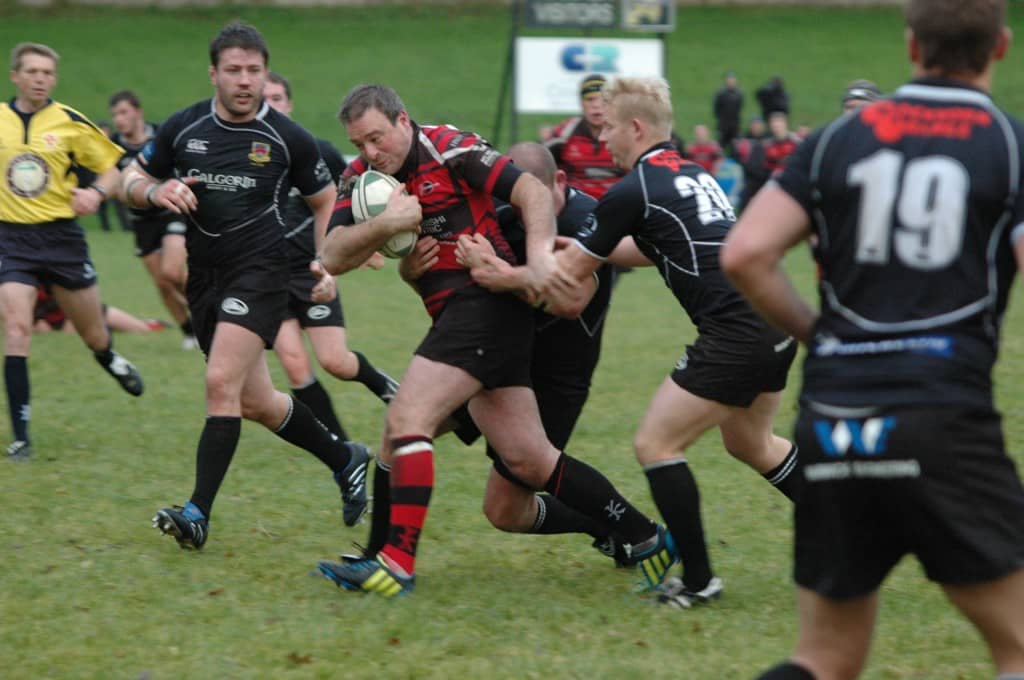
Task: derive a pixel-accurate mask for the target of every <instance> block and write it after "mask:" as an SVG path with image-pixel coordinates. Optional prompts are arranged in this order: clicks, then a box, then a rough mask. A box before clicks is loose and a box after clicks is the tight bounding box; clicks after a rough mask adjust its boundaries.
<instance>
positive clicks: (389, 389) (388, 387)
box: [352, 352, 398, 404]
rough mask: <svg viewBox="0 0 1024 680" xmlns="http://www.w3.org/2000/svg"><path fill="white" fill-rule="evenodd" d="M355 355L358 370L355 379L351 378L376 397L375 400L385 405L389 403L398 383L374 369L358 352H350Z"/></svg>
mask: <svg viewBox="0 0 1024 680" xmlns="http://www.w3.org/2000/svg"><path fill="white" fill-rule="evenodd" d="M352 353H353V354H355V355H356V359H358V360H359V370H358V371H357V372H356V377H354V378H353V380H355V381H356V382H361V383H362V384H364V385H366V387H367V388H368V389H369V390H370V391H371V392H373V393H374V394H375V395H377V398H378V399H380V400H381V401H383V402H384V403H385V404H386V403H388V402H389V401H391V398H392V397H393V396H395V389H397V388H396V387H395V386H396V385H397V384H398V382H397V381H396V380H395V379H394V378H392V377H391V376H389V375H388V374H387V373H384V372H383V371H381V370H379V369H377V368H374V366H373V364H371V363H370V360H369V359H367V358H366V357H365V356H364V355H363V354H362V353H360V352H352Z"/></svg>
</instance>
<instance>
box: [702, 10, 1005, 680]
mask: <svg viewBox="0 0 1024 680" xmlns="http://www.w3.org/2000/svg"><path fill="white" fill-rule="evenodd" d="M1005 12H1006V2H1005V0H910V2H909V4H908V6H907V10H906V18H907V26H908V28H909V30H908V32H907V38H908V43H909V44H908V47H909V54H910V57H911V60H912V61H913V63H914V76H915V78H914V80H913V81H912V82H910V83H909V84H907V85H904V86H903V87H901V88H899V89H897V90H896V91H895V92H894V93H893V94H892V96H891V97H890V98H888V99H882V100H879V101H876V102H874V103H871V104H868V105H867V106H865V107H863V108H861V109H859V110H857V111H855V112H853V113H850V114H847V115H846V116H844V117H842V118H840V119H839V120H837V121H835V122H833V123H831V124H830V125H828V126H826V127H825V128H824V129H823V130H819V131H818V132H816V133H814V134H813V135H812V136H811V137H810V138H808V140H807V142H806V143H805V144H803V145H802V146H801V147H800V149H799V150H798V151H797V153H796V154H795V155H794V156H793V158H791V159H790V162H789V164H788V165H787V167H786V169H785V171H783V174H782V175H781V177H779V179H778V180H776V182H773V183H771V184H769V185H768V186H767V187H765V189H764V190H763V191H762V192H761V194H760V195H758V197H757V198H756V199H754V202H753V204H751V206H750V208H749V210H748V211H747V212H746V213H744V216H743V219H742V220H741V221H740V223H739V224H738V225H737V226H736V228H735V229H734V230H733V233H732V235H731V236H730V238H729V242H728V244H727V246H726V249H725V251H724V253H723V254H722V264H723V266H724V267H725V268H726V271H727V272H728V274H729V275H730V276H731V277H732V278H733V280H734V281H736V284H737V286H739V287H740V289H741V290H742V291H743V292H744V294H745V295H747V296H748V297H749V299H750V301H751V302H752V303H753V304H754V306H755V307H756V308H757V309H758V310H759V311H761V312H762V313H763V314H764V315H765V316H766V317H768V318H769V319H771V321H772V322H773V323H775V324H776V325H778V326H779V327H780V328H784V329H786V330H787V331H789V332H791V333H792V334H793V335H794V336H796V337H797V338H799V339H800V340H801V341H803V342H805V343H807V346H808V353H807V359H806V362H805V365H804V384H803V391H802V393H801V402H800V415H799V418H798V421H797V425H796V439H797V442H798V443H799V444H800V447H801V452H802V456H803V471H804V474H805V477H806V481H805V484H804V488H803V493H802V495H801V496H800V498H799V500H798V501H797V504H796V514H795V523H796V540H795V564H794V578H795V580H796V582H797V585H798V595H797V597H798V599H797V603H798V611H799V615H800V637H799V641H798V642H797V646H796V651H795V653H794V654H793V656H792V658H791V660H790V661H788V662H786V663H784V664H782V665H780V666H777V667H775V668H774V669H772V670H770V671H768V672H767V673H765V674H764V675H763V676H761V677H762V678H768V679H771V680H808V679H812V678H818V679H825V678H853V677H856V676H857V675H858V674H859V673H860V672H861V670H862V669H863V667H864V664H865V662H866V660H867V656H868V650H869V647H870V643H871V635H872V631H873V629H874V623H875V618H876V616H877V613H878V608H879V588H880V586H881V584H882V582H883V581H884V580H885V578H886V576H887V575H888V574H889V572H890V570H891V569H892V568H893V567H894V566H896V564H897V563H898V562H899V561H900V560H901V559H902V558H903V556H904V555H906V554H908V553H910V554H913V555H915V556H916V557H917V559H918V561H919V562H920V563H921V565H922V567H923V568H924V572H925V574H926V575H927V577H928V578H929V579H931V580H933V581H935V582H937V583H939V584H940V585H941V586H942V589H943V591H944V592H945V594H946V596H947V597H948V598H949V599H950V601H952V603H953V604H954V605H955V606H956V607H957V608H958V609H959V610H960V611H961V612H962V613H963V614H964V615H965V616H966V617H967V618H968V619H969V620H970V621H971V622H972V623H973V624H974V626H975V627H976V628H977V629H978V631H979V632H980V633H981V635H982V637H983V638H984V639H985V642H986V643H987V644H988V647H989V650H990V652H991V655H992V659H993V661H994V662H995V666H996V668H997V672H998V673H999V678H1005V679H1009V678H1021V677H1024V488H1022V486H1021V482H1020V478H1019V476H1018V475H1017V473H1016V470H1015V466H1014V464H1013V461H1012V460H1011V459H1010V458H1009V457H1008V456H1007V455H1006V452H1005V448H1004V443H1003V435H1002V427H1001V420H1000V416H999V414H998V412H997V411H996V410H995V408H994V405H993V399H992V378H991V374H992V366H993V364H994V363H995V361H996V357H997V349H998V343H999V329H1000V324H1001V321H1002V317H1003V313H1004V311H1005V309H1006V302H1007V298H1008V295H1009V292H1010V285H1011V283H1012V281H1013V278H1014V276H1015V275H1017V274H1018V272H1019V270H1020V269H1021V268H1022V267H1024V239H1022V236H1024V196H1022V194H1021V169H1022V166H1024V154H1022V149H1024V146H1022V144H1024V126H1022V125H1021V124H1020V123H1019V122H1018V121H1016V120H1014V119H1012V118H1010V117H1009V116H1007V115H1006V114H1004V113H1003V112H1002V111H1000V110H999V109H998V108H996V106H995V105H994V104H993V103H992V100H991V99H990V98H989V95H988V91H989V88H990V86H991V81H992V75H993V67H994V64H995V62H996V61H998V60H1000V59H1002V57H1003V56H1004V54H1005V53H1006V50H1007V48H1008V46H1009V42H1010V32H1009V30H1008V29H1007V28H1005V23H1004V22H1005ZM812 235H813V236H815V237H816V239H817V243H816V245H815V247H814V255H815V259H816V260H817V262H818V264H819V267H820V272H821V282H820V285H819V292H820V302H819V306H820V311H815V310H813V309H812V308H811V307H810V306H809V305H808V304H807V303H806V302H805V301H804V300H803V298H802V297H801V296H800V295H799V294H797V293H796V291H795V290H794V288H793V286H792V284H791V283H790V282H789V280H788V278H787V277H786V275H785V273H784V271H783V269H782V268H781V265H780V261H781V259H782V257H783V255H784V254H785V252H786V251H787V250H788V249H790V248H792V247H795V246H797V245H798V244H799V243H800V242H801V241H803V240H805V239H807V238H809V237H811V236H812Z"/></svg>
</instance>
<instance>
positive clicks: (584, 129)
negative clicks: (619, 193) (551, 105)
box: [544, 73, 623, 198]
mask: <svg viewBox="0 0 1024 680" xmlns="http://www.w3.org/2000/svg"><path fill="white" fill-rule="evenodd" d="M605 80H606V79H605V77H604V76H603V75H601V74H599V73H595V74H592V75H589V76H587V77H586V78H584V79H583V81H582V82H581V83H580V105H581V107H582V110H583V115H582V116H574V117H572V118H569V119H567V120H564V121H562V122H561V123H559V124H558V125H556V126H555V128H554V130H552V131H551V135H550V136H549V137H548V138H547V139H545V140H544V146H546V147H547V148H548V151H550V152H551V155H552V156H554V157H555V162H556V163H557V164H558V168H559V169H560V170H563V171H565V175H566V177H567V178H568V180H569V185H570V186H572V187H575V188H577V189H579V190H580V191H582V192H584V193H586V194H589V195H590V196H592V197H593V198H601V196H603V195H604V192H606V191H608V189H609V188H610V187H611V186H612V185H613V184H615V183H616V182H617V181H619V178H620V177H622V175H623V172H622V171H621V170H620V169H618V168H617V167H615V162H614V161H613V160H612V156H611V154H610V153H608V148H607V147H606V146H605V144H604V142H602V141H600V140H599V139H598V136H599V135H600V134H601V127H602V126H603V125H604V101H603V100H602V99H601V88H603V87H604V83H605Z"/></svg>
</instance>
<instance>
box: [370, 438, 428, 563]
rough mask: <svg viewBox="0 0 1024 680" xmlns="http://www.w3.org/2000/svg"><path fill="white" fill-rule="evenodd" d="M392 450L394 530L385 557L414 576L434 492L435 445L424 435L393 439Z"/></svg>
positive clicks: (384, 550)
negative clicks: (417, 550)
mask: <svg viewBox="0 0 1024 680" xmlns="http://www.w3.org/2000/svg"><path fill="white" fill-rule="evenodd" d="M391 451H392V459H391V530H390V531H389V532H388V540H387V543H386V544H385V545H384V548H383V549H382V550H381V554H382V555H384V556H385V557H386V558H387V559H388V561H389V562H391V563H392V564H393V565H394V566H396V567H398V568H400V569H401V570H402V571H404V572H405V573H407V574H409V575H412V573H413V570H414V569H415V566H416V545H417V544H418V543H419V540H420V531H422V530H423V523H424V522H425V521H426V519H427V505H429V504H430V494H431V492H432V491H433V490H434V443H433V440H432V439H431V438H430V437H425V436H422V435H410V436H408V437H398V438H396V439H392V440H391Z"/></svg>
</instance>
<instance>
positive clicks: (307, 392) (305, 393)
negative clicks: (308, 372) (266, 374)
mask: <svg viewBox="0 0 1024 680" xmlns="http://www.w3.org/2000/svg"><path fill="white" fill-rule="evenodd" d="M292 394H293V395H295V398H296V399H298V400H299V401H301V402H302V403H303V404H305V405H306V406H308V407H309V410H310V411H312V412H313V415H314V416H316V419H317V420H319V421H320V422H321V423H323V424H324V427H326V428H327V429H328V430H329V431H330V432H333V433H334V434H336V435H338V436H339V437H340V438H341V440H342V441H348V433H347V432H345V428H344V427H342V426H341V421H340V420H338V416H337V415H335V413H334V403H333V402H332V401H331V395H329V394H327V390H325V389H324V386H323V385H322V384H321V383H320V381H319V380H317V379H316V378H315V377H314V378H313V382H311V383H309V384H308V385H306V386H305V387H293V388H292Z"/></svg>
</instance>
